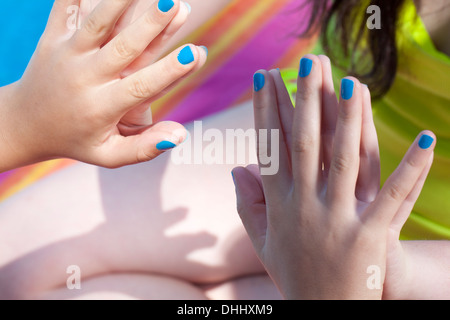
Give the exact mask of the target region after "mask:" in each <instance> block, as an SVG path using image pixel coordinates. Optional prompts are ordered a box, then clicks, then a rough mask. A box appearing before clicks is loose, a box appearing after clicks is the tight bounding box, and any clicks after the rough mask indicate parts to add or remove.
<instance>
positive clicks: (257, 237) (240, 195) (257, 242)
mask: <svg viewBox="0 0 450 320" xmlns="http://www.w3.org/2000/svg"><path fill="white" fill-rule="evenodd" d="M232 176H233V181H234V184H235V186H236V199H237V210H238V213H239V216H240V218H241V220H242V223H243V225H244V227H245V230H246V231H247V234H248V235H249V237H250V240H251V241H252V243H253V247H254V248H255V250H256V252H257V254H258V255H259V253H260V252H261V250H262V248H263V246H264V243H265V239H266V231H267V215H266V205H265V199H264V192H263V189H262V183H261V177H260V175H259V169H258V166H257V165H251V166H248V167H247V168H243V167H237V168H234V169H233V171H232Z"/></svg>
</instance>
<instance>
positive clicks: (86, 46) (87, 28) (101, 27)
mask: <svg viewBox="0 0 450 320" xmlns="http://www.w3.org/2000/svg"><path fill="white" fill-rule="evenodd" d="M132 1H133V0H103V1H102V2H100V3H99V4H98V5H97V6H96V7H95V9H94V10H93V11H92V12H91V13H90V14H89V15H88V16H87V17H86V18H85V19H84V21H83V23H82V25H81V28H80V30H78V31H77V32H76V33H75V34H74V36H73V38H72V40H73V42H74V46H75V48H77V50H79V51H83V52H86V51H90V50H93V49H95V48H99V47H100V46H101V45H102V44H103V43H104V42H105V41H106V39H108V37H109V35H110V34H111V33H112V31H113V30H114V26H115V25H116V22H117V21H118V20H119V18H120V16H121V15H122V14H123V13H124V12H125V10H126V9H127V8H128V7H129V5H130V4H131V2H132Z"/></svg>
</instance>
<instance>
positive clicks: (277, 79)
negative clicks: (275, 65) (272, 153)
mask: <svg viewBox="0 0 450 320" xmlns="http://www.w3.org/2000/svg"><path fill="white" fill-rule="evenodd" d="M270 74H271V75H272V79H273V82H274V84H275V91H276V96H277V104H278V113H279V117H280V123H281V129H282V132H283V137H284V141H285V143H284V144H285V146H286V150H287V154H288V157H289V158H288V161H289V163H290V160H291V145H292V123H293V121H292V120H293V119H294V106H293V105H292V100H291V97H290V94H289V92H288V90H287V88H286V85H285V84H284V81H283V78H282V77H281V74H280V71H279V70H271V71H270Z"/></svg>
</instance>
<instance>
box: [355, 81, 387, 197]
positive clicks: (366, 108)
mask: <svg viewBox="0 0 450 320" xmlns="http://www.w3.org/2000/svg"><path fill="white" fill-rule="evenodd" d="M361 91H362V99H363V113H362V131H361V148H360V163H359V175H358V181H357V183H356V191H355V195H356V198H357V199H358V200H361V201H364V202H372V201H373V200H375V197H376V196H377V194H378V192H379V191H380V175H381V172H380V171H381V168H380V151H379V150H380V149H379V146H378V137H377V131H376V128H375V124H374V122H373V115H372V103H371V97H370V91H369V88H368V87H367V86H366V85H362V86H361Z"/></svg>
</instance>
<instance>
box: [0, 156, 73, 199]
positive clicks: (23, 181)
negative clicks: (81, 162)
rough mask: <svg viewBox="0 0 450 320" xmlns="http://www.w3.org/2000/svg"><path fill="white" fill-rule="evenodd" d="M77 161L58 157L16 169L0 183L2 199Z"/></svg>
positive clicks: (0, 197)
mask: <svg viewBox="0 0 450 320" xmlns="http://www.w3.org/2000/svg"><path fill="white" fill-rule="evenodd" d="M74 163H76V161H74V160H69V159H58V160H52V161H47V162H43V163H39V164H35V165H31V166H27V167H23V168H19V169H16V170H15V171H14V173H13V174H12V175H11V176H10V177H8V179H6V180H5V181H4V183H2V184H1V185H0V201H3V200H5V199H6V198H8V197H11V196H13V195H14V194H16V193H18V192H19V191H21V190H23V189H25V188H26V187H28V186H29V185H31V184H33V183H34V182H36V181H38V180H40V179H42V178H44V177H46V176H48V175H50V174H52V173H54V172H56V171H58V170H60V169H62V168H65V167H68V166H70V165H72V164H74Z"/></svg>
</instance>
